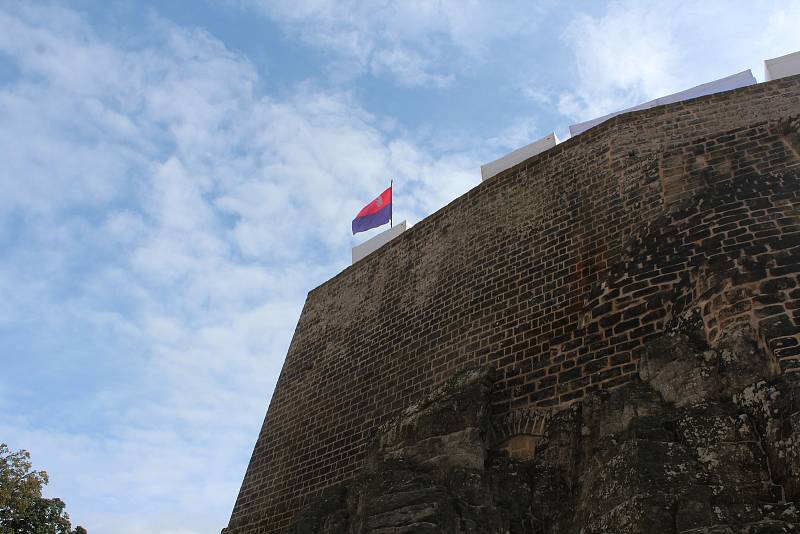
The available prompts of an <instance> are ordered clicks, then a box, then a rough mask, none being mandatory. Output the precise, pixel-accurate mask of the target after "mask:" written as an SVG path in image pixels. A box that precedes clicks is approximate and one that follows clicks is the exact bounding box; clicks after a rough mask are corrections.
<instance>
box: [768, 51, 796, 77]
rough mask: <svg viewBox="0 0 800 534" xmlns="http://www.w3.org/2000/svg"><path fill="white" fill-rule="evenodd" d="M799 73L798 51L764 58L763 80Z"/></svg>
mask: <svg viewBox="0 0 800 534" xmlns="http://www.w3.org/2000/svg"><path fill="white" fill-rule="evenodd" d="M795 74H800V52H792V53H791V54H786V55H785V56H781V57H776V58H775V59H766V60H764V80H766V81H770V80H777V79H778V78H785V77H786V76H794V75H795Z"/></svg>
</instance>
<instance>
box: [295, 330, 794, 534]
mask: <svg viewBox="0 0 800 534" xmlns="http://www.w3.org/2000/svg"><path fill="white" fill-rule="evenodd" d="M777 369H778V368H777V366H776V365H774V362H773V361H771V360H770V358H769V357H768V356H767V354H766V353H765V352H764V351H762V350H761V349H760V345H759V343H758V342H757V340H756V339H755V337H754V335H753V332H752V331H751V329H750V327H749V326H747V325H746V324H739V325H735V326H732V327H729V328H728V329H727V330H726V331H725V332H723V333H722V335H720V336H719V341H718V342H717V343H716V344H715V346H713V347H708V346H705V344H704V343H703V342H702V341H701V340H698V336H696V335H692V332H691V331H688V332H685V333H681V331H680V330H679V331H673V332H671V333H669V334H666V335H664V336H663V337H661V338H659V339H657V340H655V341H653V342H651V343H650V344H649V346H648V347H647V352H646V354H645V355H644V356H643V358H642V361H641V366H640V376H641V380H640V381H636V382H634V383H631V384H629V385H626V386H624V387H622V388H619V389H617V390H614V391H612V392H598V393H595V394H594V395H592V396H591V397H589V398H588V399H586V400H584V401H583V402H581V403H579V404H573V405H572V406H571V407H569V408H568V409H565V410H562V411H560V412H557V413H554V414H552V415H550V416H549V417H548V418H547V419H546V420H544V419H542V421H546V429H545V430H544V432H543V434H539V433H538V432H537V435H536V436H535V438H536V439H535V440H534V441H531V442H530V443H533V444H534V446H533V448H529V451H532V453H531V454H529V455H516V454H515V453H514V450H515V449H513V448H509V447H503V446H499V445H498V443H497V440H496V435H497V432H496V428H497V426H498V425H499V424H501V423H499V422H497V421H493V420H492V419H491V417H490V415H489V410H488V398H489V393H490V391H491V389H492V383H493V373H492V370H491V369H473V370H468V371H465V372H463V373H461V374H459V375H457V376H456V377H454V378H453V379H452V380H451V381H450V382H449V383H447V384H446V385H444V386H443V387H441V388H439V389H438V390H436V391H435V392H434V393H432V394H431V395H429V396H428V397H426V398H425V399H423V400H422V401H420V402H418V403H416V404H414V405H413V406H410V407H409V408H407V409H406V410H405V411H404V412H403V413H402V414H401V416H400V417H399V418H398V419H396V420H395V421H393V422H392V423H391V424H389V425H386V426H385V427H383V428H382V429H381V431H380V432H379V434H378V435H377V436H376V438H375V441H374V445H373V452H372V456H371V458H370V461H369V462H368V465H367V467H366V468H365V469H364V470H363V471H362V473H361V474H360V476H359V477H358V478H357V479H356V481H355V482H354V483H353V484H351V485H349V486H348V487H336V488H332V489H329V490H327V491H326V492H325V493H324V494H323V495H322V496H320V497H318V498H316V499H315V500H313V501H312V502H310V503H309V504H308V505H307V506H306V507H305V509H304V510H303V512H302V513H301V514H300V516H299V517H298V519H297V520H296V521H295V523H294V525H293V526H292V527H291V529H290V532H292V533H294V534H310V533H325V534H366V533H372V534H402V533H486V534H506V533H510V534H592V533H642V532H648V533H661V532H665V533H667V532H668V533H675V534H678V533H686V534H690V533H691V534H700V533H705V534H711V533H720V534H722V533H727V534H730V533H741V534H745V533H747V534H767V533H780V532H786V533H789V532H795V533H800V506H799V505H798V504H797V503H798V501H800V388H798V386H797V385H791V384H789V383H787V382H785V381H784V380H783V379H782V378H781V377H780V376H778V374H777ZM514 428H520V429H525V428H528V427H526V426H525V425H517V426H515V427H514ZM517 438H520V436H507V440H515V439H517ZM487 444H488V445H487Z"/></svg>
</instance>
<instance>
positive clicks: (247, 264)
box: [0, 3, 478, 534]
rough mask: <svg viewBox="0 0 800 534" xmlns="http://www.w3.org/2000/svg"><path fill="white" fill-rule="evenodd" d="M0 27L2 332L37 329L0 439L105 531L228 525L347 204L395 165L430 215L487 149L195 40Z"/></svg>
mask: <svg viewBox="0 0 800 534" xmlns="http://www.w3.org/2000/svg"><path fill="white" fill-rule="evenodd" d="M0 27H3V28H4V31H3V32H2V33H0V53H2V54H4V55H6V56H7V57H9V58H10V59H11V60H12V61H13V62H14V63H15V64H16V65H17V66H18V67H19V69H20V76H19V78H18V79H16V80H14V81H12V82H9V83H6V84H4V85H0V115H2V116H3V121H2V122H0V159H2V160H3V162H4V164H3V166H2V167H0V185H1V186H2V187H3V191H4V201H3V203H0V228H2V231H0V236H5V237H4V240H3V241H0V251H2V254H3V258H4V261H3V263H2V265H0V292H1V293H2V294H3V298H2V299H0V324H2V325H3V327H4V332H12V331H17V332H19V335H20V336H23V337H24V336H32V337H36V339H33V340H32V339H26V340H25V342H24V343H21V344H18V346H21V347H23V348H24V349H25V350H26V353H25V357H24V358H20V359H19V360H15V362H14V365H15V367H13V368H12V369H16V370H18V371H19V372H26V373H27V372H30V373H32V374H36V373H40V374H41V375H42V376H41V377H39V378H40V379H41V382H38V381H36V380H33V379H32V380H30V381H29V380H18V379H16V378H15V379H14V383H9V381H7V380H3V379H0V411H3V412H4V413H10V412H14V413H16V414H17V415H16V416H15V417H13V418H8V419H5V420H4V421H3V423H2V427H0V435H2V436H3V439H4V440H7V441H9V442H10V445H11V446H12V447H24V448H28V449H30V450H31V452H32V453H33V460H34V462H35V464H36V465H37V467H41V468H44V469H47V470H48V471H50V473H51V475H52V483H51V488H50V492H51V494H53V495H58V496H60V497H62V498H63V499H64V500H65V501H66V502H67V505H68V510H69V511H70V512H71V514H72V517H73V520H74V522H76V523H81V524H84V525H85V526H87V528H89V530H90V531H91V532H93V533H94V534H103V533H104V532H115V533H117V532H130V533H135V532H154V531H155V532H218V531H219V529H220V528H221V527H222V526H224V525H225V523H226V522H227V519H228V514H229V513H230V510H231V507H232V505H233V500H234V499H235V496H236V492H237V491H238V487H239V484H240V482H241V477H242V475H243V470H244V467H245V465H246V461H247V459H248V458H249V454H250V452H251V448H252V445H253V441H254V440H255V438H256V434H257V431H258V428H259V425H260V422H261V420H262V417H263V415H264V410H265V408H266V404H267V400H268V398H269V394H270V391H271V389H272V387H273V385H274V382H275V380H276V378H277V374H278V372H279V369H280V366H281V363H282V361H283V357H284V355H285V351H286V348H287V346H288V343H289V338H290V336H291V333H292V330H293V327H294V324H295V322H296V320H297V317H298V315H299V312H300V307H301V305H302V301H303V299H304V297H305V293H306V292H307V291H308V290H309V289H310V288H311V286H313V285H315V284H316V283H319V282H321V281H322V280H324V279H325V278H326V277H328V276H330V275H331V274H334V273H335V272H336V270H337V269H339V268H341V267H342V266H343V265H345V264H346V262H347V260H348V258H349V250H348V248H349V245H350V238H349V236H348V226H349V221H350V219H351V218H352V216H353V214H354V213H356V212H357V210H358V209H359V208H360V207H361V206H362V205H363V204H364V203H365V202H366V201H368V200H369V199H370V198H372V197H373V196H374V195H375V194H376V192H377V191H379V190H380V188H381V187H383V186H384V183H385V182H387V181H388V178H389V177H391V176H398V175H399V176H402V177H403V180H404V181H403V182H402V184H400V187H398V198H397V203H398V205H400V206H405V207H404V208H403V209H402V210H398V211H399V212H398V214H397V215H398V217H408V218H412V219H419V218H421V217H422V216H424V215H427V214H428V213H430V212H431V211H433V210H435V209H438V208H439V207H441V206H442V205H443V204H444V203H446V202H447V201H450V200H452V199H453V198H455V197H456V196H458V195H460V194H461V193H463V192H464V191H465V190H466V189H467V188H468V187H470V186H471V185H474V184H475V183H477V181H478V179H477V177H478V162H477V161H476V160H475V159H474V158H472V157H469V156H465V155H464V154H462V153H455V152H450V153H446V154H444V155H437V154H432V153H431V152H430V151H429V150H428V149H426V148H424V145H423V144H421V143H419V142H418V141H415V140H413V139H411V138H409V137H408V136H407V135H406V134H405V133H404V132H403V131H402V130H400V129H399V128H397V127H396V125H395V124H394V123H393V121H392V120H391V118H386V117H376V116H373V115H371V114H369V113H367V112H366V111H365V110H363V109H362V108H361V107H360V105H359V103H358V102H357V101H356V100H355V99H354V98H353V97H352V96H351V95H349V94H347V93H341V92H330V91H322V90H320V89H318V88H316V87H314V86H311V85H303V86H300V87H296V88H295V91H294V92H293V94H292V96H290V97H286V98H278V97H275V96H270V95H264V94H261V93H259V92H257V90H256V89H255V87H257V86H259V85H260V84H259V79H258V75H257V73H256V70H255V69H254V68H253V66H252V65H251V64H250V63H249V62H248V61H247V59H246V58H243V57H241V56H240V55H237V54H235V53H232V52H231V51H229V50H227V49H226V48H225V47H224V46H223V45H222V44H221V43H220V42H218V41H217V40H215V39H214V38H212V37H211V36H209V35H208V34H207V33H205V32H203V31H199V30H186V29H182V28H180V27H176V26H174V25H172V24H170V23H169V22H167V21H164V20H159V19H154V20H152V21H151V22H150V25H149V27H148V31H149V32H151V33H152V36H151V37H153V38H154V39H155V41H156V42H157V43H158V44H157V45H153V44H150V45H142V44H141V41H138V42H109V41H107V40H104V39H102V38H100V37H98V35H97V34H96V33H95V32H94V31H93V30H92V29H91V27H89V25H88V24H87V22H86V21H85V20H84V19H83V18H81V17H80V16H79V15H76V14H75V13H74V12H72V11H70V10H67V9H62V8H57V7H54V6H47V7H41V6H36V5H33V4H25V3H23V4H13V3H11V4H2V5H0ZM337 38H338V37H337ZM353 38H354V39H358V38H359V37H358V36H355V37H353ZM426 83H427V82H426ZM9 236H14V239H11V238H10V237H9ZM0 335H2V334H0ZM37 376H38V375H37ZM17 378H18V377H17ZM25 399H27V400H28V402H26V401H25Z"/></svg>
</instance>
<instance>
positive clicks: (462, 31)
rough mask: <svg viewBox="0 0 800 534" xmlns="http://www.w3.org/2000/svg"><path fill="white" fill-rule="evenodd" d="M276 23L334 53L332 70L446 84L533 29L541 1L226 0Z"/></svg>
mask: <svg viewBox="0 0 800 534" xmlns="http://www.w3.org/2000/svg"><path fill="white" fill-rule="evenodd" d="M231 2H233V3H234V4H237V5H239V6H242V7H246V8H252V9H255V10H258V11H260V12H262V13H264V14H265V15H266V16H268V17H270V18H271V19H273V20H275V21H276V22H278V23H280V24H281V26H282V27H284V28H285V29H286V30H287V31H288V32H289V34H290V35H293V36H296V37H297V38H299V39H301V40H302V41H304V42H305V43H307V44H309V45H310V46H313V47H315V48H317V49H319V50H320V51H323V52H324V53H326V54H332V55H333V56H334V57H335V59H336V61H335V62H334V67H333V73H334V75H335V76H339V77H342V76H344V77H345V78H347V77H348V76H356V75H358V74H361V73H363V72H370V73H372V74H373V75H375V76H387V77H389V78H390V79H391V80H392V81H393V82H395V83H397V84H399V85H403V86H412V87H413V86H433V87H444V86H447V85H449V84H450V83H452V82H453V81H454V80H455V79H456V78H457V77H458V76H459V75H461V74H464V73H465V72H474V71H473V70H472V69H473V68H474V64H475V63H476V62H477V63H481V62H483V61H488V60H491V52H492V47H493V46H494V45H495V44H496V43H497V42H499V41H503V40H504V39H507V38H508V37H509V36H510V35H513V36H515V37H518V36H519V35H520V34H524V33H527V32H531V31H533V30H534V28H535V26H536V23H537V15H538V14H540V13H541V12H542V11H543V7H544V5H545V4H549V3H550V2H544V3H538V4H536V5H532V4H531V3H530V2H525V1H521V0H520V1H518V0H513V1H508V2H501V3H487V2H480V1H475V0H468V1H458V0H438V1H429V0H413V1H408V2H362V1H359V0H345V1H335V0H300V1H284V0H231Z"/></svg>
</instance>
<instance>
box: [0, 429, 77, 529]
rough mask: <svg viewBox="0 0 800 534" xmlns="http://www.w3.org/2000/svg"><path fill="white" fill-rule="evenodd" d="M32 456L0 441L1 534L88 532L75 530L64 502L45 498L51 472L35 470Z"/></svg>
mask: <svg viewBox="0 0 800 534" xmlns="http://www.w3.org/2000/svg"><path fill="white" fill-rule="evenodd" d="M30 458H31V455H30V453H28V451H24V450H22V451H17V452H12V451H11V450H10V449H9V448H8V446H6V444H5V443H0V534H12V533H13V534H87V533H86V529H84V528H83V527H76V528H75V530H72V525H71V524H70V522H69V516H68V515H67V513H66V512H65V511H64V501H62V500H61V499H46V498H44V497H42V487H43V486H45V485H46V484H47V482H48V478H47V473H46V472H44V471H35V470H33V469H32V465H31V461H30Z"/></svg>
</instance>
